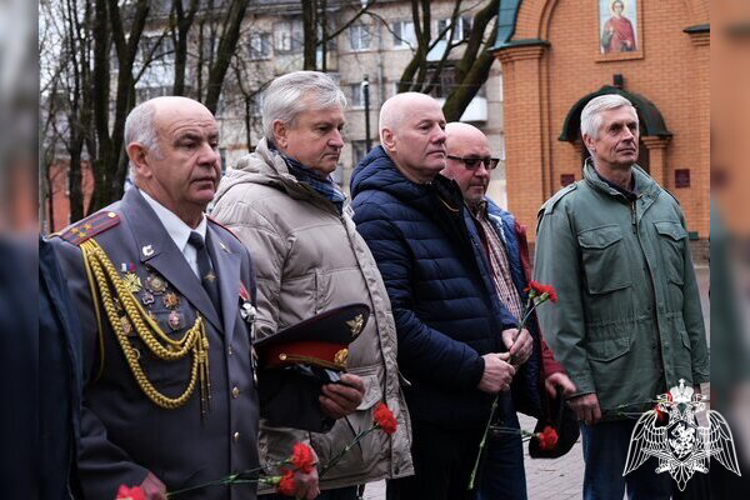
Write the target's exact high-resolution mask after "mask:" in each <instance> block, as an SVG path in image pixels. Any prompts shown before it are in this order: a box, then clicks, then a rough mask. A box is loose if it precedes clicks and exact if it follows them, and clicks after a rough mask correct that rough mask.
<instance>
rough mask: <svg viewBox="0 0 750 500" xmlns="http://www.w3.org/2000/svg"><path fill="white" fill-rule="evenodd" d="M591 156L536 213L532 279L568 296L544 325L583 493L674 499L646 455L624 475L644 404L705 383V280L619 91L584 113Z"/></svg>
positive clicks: (548, 310)
mask: <svg viewBox="0 0 750 500" xmlns="http://www.w3.org/2000/svg"><path fill="white" fill-rule="evenodd" d="M581 135H582V137H583V141H584V143H585V145H586V148H587V149H588V150H589V153H590V154H591V156H590V158H588V159H587V160H586V162H585V164H584V168H583V169H584V180H582V181H579V182H576V183H575V184H572V185H570V186H568V187H567V188H565V189H563V190H561V191H560V192H558V193H557V194H556V195H555V196H553V197H552V198H550V199H549V200H548V201H547V202H546V203H545V204H544V206H543V207H542V208H541V210H540V212H539V224H538V226H537V240H536V245H537V247H536V248H537V250H536V258H535V266H534V267H535V269H534V276H535V279H536V280H537V281H539V282H541V283H545V284H550V285H553V286H554V287H555V289H556V290H557V293H558V296H559V297H560V302H559V303H558V304H556V305H555V307H542V308H540V309H539V312H538V316H539V319H540V321H541V324H542V331H543V332H544V335H545V337H546V340H547V341H548V342H549V344H550V346H551V347H552V349H553V351H554V352H555V356H556V358H557V359H558V360H559V361H560V362H561V363H562V364H563V366H564V367H565V370H566V371H567V373H568V375H569V376H570V378H571V379H572V380H573V383H575V385H576V387H577V388H578V390H577V392H576V393H575V394H574V395H573V397H571V398H570V399H569V404H570V405H571V407H572V408H573V410H574V411H575V412H576V415H577V416H578V418H579V420H580V421H581V422H582V424H583V425H582V426H581V434H582V436H583V453H584V459H585V461H586V471H585V475H584V486H583V489H584V499H586V500H591V499H600V498H601V499H611V498H622V497H623V494H624V491H625V486H626V484H627V488H628V492H629V494H630V495H631V496H630V498H650V499H654V498H664V499H669V497H670V493H671V484H670V483H671V482H670V478H669V475H668V474H661V475H657V474H656V473H655V472H654V470H655V469H656V465H657V464H656V463H655V462H654V460H655V459H653V458H652V459H650V460H651V462H654V463H651V462H649V463H645V464H643V465H642V466H641V467H640V468H638V469H636V470H635V471H633V472H631V473H630V474H628V475H627V476H625V477H623V476H622V473H623V470H624V466H625V459H626V456H627V451H628V445H629V442H630V435H631V432H632V429H633V427H634V425H635V422H636V420H635V419H636V418H637V417H638V416H640V412H643V411H645V410H648V409H651V408H652V407H653V406H654V399H655V398H656V396H657V395H658V394H661V393H664V392H666V391H667V390H669V389H670V388H671V387H674V386H677V385H679V380H680V379H685V381H686V383H691V384H693V385H694V386H695V387H696V390H700V384H701V383H702V382H707V381H708V372H709V361H708V349H707V346H706V336H705V331H704V323H703V315H702V313H701V306H700V300H699V296H698V286H697V284H696V280H695V272H694V270H693V262H692V259H691V257H690V250H689V246H688V238H687V230H686V227H685V218H684V215H683V213H682V210H681V209H680V206H679V203H678V202H677V200H675V199H674V198H673V197H672V195H671V194H670V193H668V192H667V191H666V190H664V189H662V188H661V187H660V186H659V185H658V184H657V183H656V182H654V180H653V179H652V178H651V177H649V175H648V174H647V173H646V172H645V171H644V170H642V169H641V168H640V167H639V166H637V165H636V164H635V162H636V160H637V158H638V138H639V128H638V115H637V114H636V111H635V108H634V107H633V106H632V104H631V103H630V101H628V100H627V99H625V98H624V97H622V96H620V95H617V94H611V95H605V96H600V97H597V98H595V99H592V100H591V101H590V102H589V103H588V104H587V105H586V107H585V108H584V110H583V112H582V113H581Z"/></svg>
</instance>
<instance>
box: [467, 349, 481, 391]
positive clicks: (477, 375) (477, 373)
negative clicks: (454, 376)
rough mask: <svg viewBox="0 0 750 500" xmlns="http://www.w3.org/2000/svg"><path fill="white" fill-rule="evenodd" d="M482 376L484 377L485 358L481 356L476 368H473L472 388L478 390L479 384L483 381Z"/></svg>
mask: <svg viewBox="0 0 750 500" xmlns="http://www.w3.org/2000/svg"><path fill="white" fill-rule="evenodd" d="M482 375H484V358H483V357H482V356H479V360H478V361H477V363H476V367H475V368H473V371H472V373H471V375H470V377H471V380H470V382H471V387H473V388H475V389H476V388H477V387H478V386H479V382H481V381H482Z"/></svg>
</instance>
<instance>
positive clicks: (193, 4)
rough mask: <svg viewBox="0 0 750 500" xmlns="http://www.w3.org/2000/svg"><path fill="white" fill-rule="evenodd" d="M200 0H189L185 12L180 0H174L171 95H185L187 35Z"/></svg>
mask: <svg viewBox="0 0 750 500" xmlns="http://www.w3.org/2000/svg"><path fill="white" fill-rule="evenodd" d="M199 3H200V0H191V1H190V7H189V8H188V12H187V14H185V9H184V8H183V7H182V0H174V4H173V5H174V10H175V13H176V20H175V26H176V28H177V36H175V37H174V39H175V44H174V47H175V52H174V86H173V88H172V94H173V95H185V73H186V71H187V55H188V36H189V34H190V29H191V28H192V26H193V21H194V20H195V14H196V12H197V11H198V5H199Z"/></svg>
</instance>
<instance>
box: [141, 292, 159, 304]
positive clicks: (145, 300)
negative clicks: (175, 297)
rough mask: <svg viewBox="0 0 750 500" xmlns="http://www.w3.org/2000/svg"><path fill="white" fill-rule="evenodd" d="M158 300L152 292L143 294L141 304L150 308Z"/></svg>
mask: <svg viewBox="0 0 750 500" xmlns="http://www.w3.org/2000/svg"><path fill="white" fill-rule="evenodd" d="M155 300H156V299H155V298H154V295H153V294H152V293H151V292H143V295H142V296H141V303H142V304H143V305H144V306H150V305H151V304H153V303H154V301H155Z"/></svg>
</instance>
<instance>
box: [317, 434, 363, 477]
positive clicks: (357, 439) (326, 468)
mask: <svg viewBox="0 0 750 500" xmlns="http://www.w3.org/2000/svg"><path fill="white" fill-rule="evenodd" d="M377 428H378V426H377V425H373V426H372V427H370V428H369V429H367V430H366V431H362V432H360V433H359V434H357V437H355V438H354V441H352V442H351V443H349V444H348V445H346V447H345V448H344V449H343V450H341V451H340V452H339V453H338V455H336V456H335V457H333V458H332V459H331V460H330V461H329V462H328V463H327V464H325V465H324V466H323V468H322V469H321V470H320V472H319V473H318V479H321V478H322V477H323V476H324V475H325V474H326V472H328V471H329V470H331V469H332V468H333V466H334V465H336V464H337V463H338V462H339V460H341V458H343V456H344V455H346V454H347V453H348V452H349V450H351V449H352V448H354V447H355V446H356V445H357V444H358V443H359V442H360V441H362V439H363V438H364V437H365V436H367V435H368V434H370V433H371V432H372V431H374V430H375V429H377Z"/></svg>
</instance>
